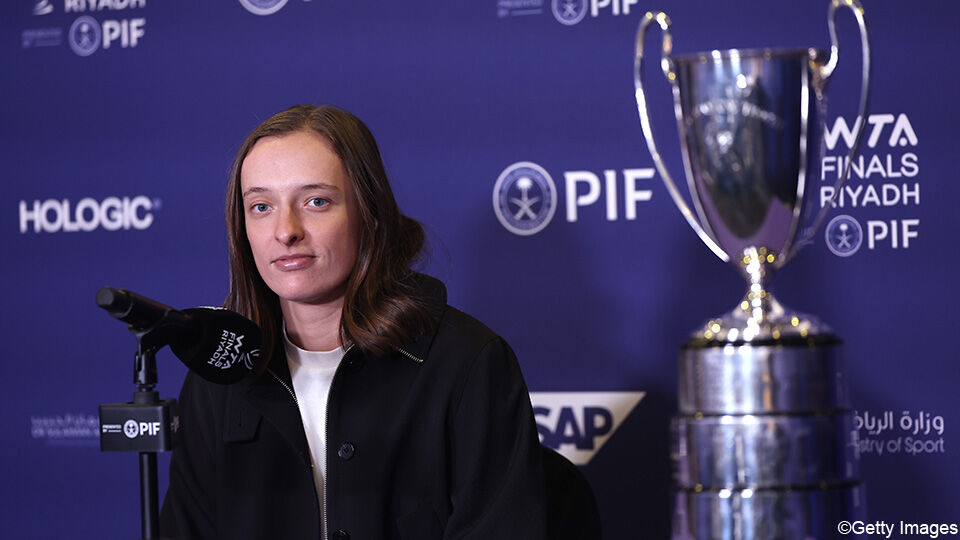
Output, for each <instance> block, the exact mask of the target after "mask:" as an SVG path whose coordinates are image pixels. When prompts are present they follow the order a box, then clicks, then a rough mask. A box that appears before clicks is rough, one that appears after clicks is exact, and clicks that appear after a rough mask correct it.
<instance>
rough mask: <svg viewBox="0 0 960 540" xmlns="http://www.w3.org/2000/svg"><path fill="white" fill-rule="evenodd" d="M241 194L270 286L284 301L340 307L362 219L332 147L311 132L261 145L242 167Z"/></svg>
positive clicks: (252, 242)
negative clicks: (333, 304) (329, 304)
mask: <svg viewBox="0 0 960 540" xmlns="http://www.w3.org/2000/svg"><path fill="white" fill-rule="evenodd" d="M240 190H241V193H242V194H243V208H244V210H243V211H244V216H245V218H246V219H245V221H246V232H247V239H248V240H249V241H250V248H251V250H252V251H253V259H254V261H255V262H256V265H257V270H258V271H259V272H260V276H261V277H262V278H263V281H264V282H266V284H267V286H268V287H270V289H271V290H272V291H273V292H275V293H276V294H277V296H279V297H280V299H281V301H288V302H297V303H304V304H326V303H330V302H337V301H342V299H343V295H344V292H345V289H346V282H347V278H349V276H350V272H351V271H352V270H353V265H354V263H355V262H356V260H357V245H358V238H359V231H360V218H359V211H358V207H357V201H356V194H355V193H354V190H353V186H352V183H351V182H350V180H349V179H348V177H347V174H346V172H345V171H344V169H343V164H342V163H340V158H338V157H337V155H336V153H334V151H333V147H332V146H331V144H330V142H329V141H328V140H327V139H325V138H324V137H322V136H321V135H318V134H316V133H314V132H312V131H296V132H293V133H290V134H286V135H281V136H275V137H264V138H262V139H260V140H259V141H257V143H256V144H254V145H253V148H251V149H250V152H249V153H248V154H247V157H246V158H245V159H244V160H243V166H242V169H241V174H240Z"/></svg>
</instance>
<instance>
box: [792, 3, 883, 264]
mask: <svg viewBox="0 0 960 540" xmlns="http://www.w3.org/2000/svg"><path fill="white" fill-rule="evenodd" d="M841 7H846V8H850V11H852V12H853V16H854V17H856V19H857V25H859V27H860V44H861V48H862V49H863V82H862V83H861V86H860V111H859V113H858V114H857V123H856V124H855V125H856V130H857V134H856V137H855V138H854V141H853V146H852V147H850V153H849V154H848V155H847V161H846V163H845V164H844V166H843V174H841V175H840V179H839V180H837V182H836V184H834V186H833V197H831V198H830V202H829V204H827V205H825V206H824V207H823V208H821V209H820V212H819V213H818V214H817V218H816V219H815V220H814V222H813V225H812V226H811V227H810V229H809V230H808V233H807V240H809V238H810V237H812V236H813V235H814V234H816V232H817V230H818V229H820V225H822V224H823V220H824V219H825V218H826V217H827V214H828V213H829V211H830V209H831V208H833V204H834V202H836V200H837V197H839V196H840V190H841V189H843V185H844V184H845V183H846V182H847V176H849V174H850V165H851V164H852V163H853V158H855V157H856V155H857V151H858V150H859V149H860V139H862V138H863V131H864V128H865V126H866V119H867V104H868V103H869V101H870V39H869V37H868V35H867V23H866V21H865V20H864V18H863V6H861V5H860V2H859V1H858V0H832V1H831V2H830V8H829V10H828V12H827V24H828V27H829V29H830V60H828V61H827V63H826V64H824V65H817V66H814V69H815V70H816V71H817V72H818V74H819V75H820V77H821V78H822V80H823V82H824V83H825V82H826V81H827V79H829V78H830V76H831V75H833V70H834V69H835V68H836V67H837V60H838V57H839V42H838V40H837V28H836V24H835V22H834V19H835V17H836V13H837V8H841ZM805 243H807V242H799V243H798V244H797V248H799V247H800V246H802V245H804V244H805ZM794 251H795V250H794Z"/></svg>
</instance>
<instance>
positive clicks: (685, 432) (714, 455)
mask: <svg viewBox="0 0 960 540" xmlns="http://www.w3.org/2000/svg"><path fill="white" fill-rule="evenodd" d="M853 422H854V420H853V413H852V412H849V411H847V412H836V413H833V414H822V415H782V414H778V415H764V416H758V415H752V414H748V415H723V416H702V417H697V416H678V417H675V418H674V419H673V425H672V426H671V427H672V429H673V442H674V448H673V452H672V453H673V461H674V482H675V484H676V485H677V486H681V487H687V488H695V487H696V486H701V487H702V486H719V487H733V486H749V487H752V488H754V489H756V488H778V487H783V486H794V487H796V486H808V487H818V486H822V485H836V484H846V483H851V482H856V481H858V480H859V477H860V467H859V459H858V454H857V433H856V429H854V423H853Z"/></svg>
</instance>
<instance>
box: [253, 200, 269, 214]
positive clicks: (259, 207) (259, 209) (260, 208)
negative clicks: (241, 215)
mask: <svg viewBox="0 0 960 540" xmlns="http://www.w3.org/2000/svg"><path fill="white" fill-rule="evenodd" d="M250 209H251V210H253V211H254V212H256V213H258V214H260V213H263V212H266V211H267V210H269V209H270V207H269V206H267V204H266V203H257V204H255V205H253V206H251V207H250Z"/></svg>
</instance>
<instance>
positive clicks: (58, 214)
mask: <svg viewBox="0 0 960 540" xmlns="http://www.w3.org/2000/svg"><path fill="white" fill-rule="evenodd" d="M159 202H160V201H152V200H150V199H149V198H148V197H145V196H143V195H140V196H138V197H133V198H132V199H131V198H130V197H124V198H122V199H121V198H119V197H107V198H106V199H104V200H103V201H102V202H97V201H96V200H95V199H91V198H89V197H87V198H84V199H80V202H78V203H77V206H76V207H75V208H73V211H72V212H71V205H70V201H69V200H67V199H63V200H57V199H47V200H45V201H33V204H32V205H30V206H27V201H20V233H21V234H23V233H26V232H27V230H28V229H29V228H30V227H29V225H30V224H31V223H32V224H33V232H36V233H38V232H40V231H44V232H50V233H53V232H59V231H66V232H76V231H85V232H89V231H92V230H94V229H96V228H97V227H103V228H104V229H106V230H108V231H116V230H120V229H131V228H133V229H138V230H143V229H146V228H147V227H149V226H150V225H151V224H153V214H151V213H150V210H152V209H153V208H154V207H156V206H159ZM141 210H143V214H142V215H141V213H140V211H141Z"/></svg>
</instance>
